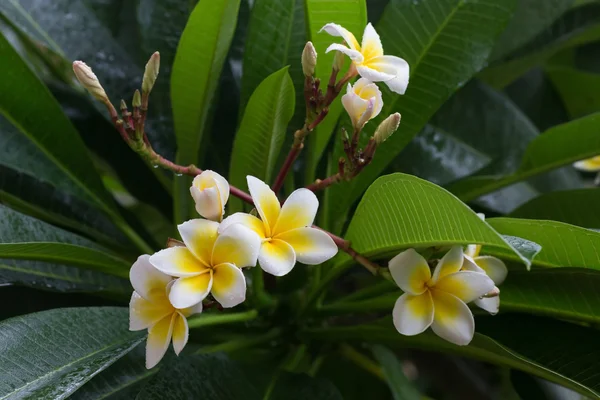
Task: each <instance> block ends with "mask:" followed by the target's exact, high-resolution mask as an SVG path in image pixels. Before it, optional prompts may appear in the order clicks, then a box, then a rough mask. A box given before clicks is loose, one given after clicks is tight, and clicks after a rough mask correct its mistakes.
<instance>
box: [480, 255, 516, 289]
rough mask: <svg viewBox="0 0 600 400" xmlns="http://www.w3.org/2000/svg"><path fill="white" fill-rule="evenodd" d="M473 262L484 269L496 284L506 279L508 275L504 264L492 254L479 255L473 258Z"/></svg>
mask: <svg viewBox="0 0 600 400" xmlns="http://www.w3.org/2000/svg"><path fill="white" fill-rule="evenodd" d="M473 261H474V262H475V264H477V266H478V267H479V268H481V269H483V270H484V271H485V273H486V274H487V276H489V277H490V278H491V279H492V280H493V281H494V283H495V284H496V286H498V285H500V284H501V283H502V282H504V280H505V279H506V275H508V269H507V268H506V264H504V262H503V261H502V260H500V259H499V258H496V257H492V256H480V257H475V258H474V259H473Z"/></svg>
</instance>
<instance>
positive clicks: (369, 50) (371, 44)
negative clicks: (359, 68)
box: [360, 22, 383, 60]
mask: <svg viewBox="0 0 600 400" xmlns="http://www.w3.org/2000/svg"><path fill="white" fill-rule="evenodd" d="M360 51H361V53H362V54H363V55H364V57H365V59H366V60H369V59H371V58H374V57H380V56H383V46H382V45H381V39H380V38H379V35H378V34H377V31H375V28H373V25H371V23H370V22H369V23H368V24H367V26H366V27H365V31H364V33H363V37H362V46H361V49H360Z"/></svg>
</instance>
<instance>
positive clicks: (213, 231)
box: [177, 219, 219, 266]
mask: <svg viewBox="0 0 600 400" xmlns="http://www.w3.org/2000/svg"><path fill="white" fill-rule="evenodd" d="M177 230H179V234H180V235H181V238H182V239H183V242H184V243H185V245H186V246H187V248H188V249H190V251H191V252H192V253H193V254H194V255H195V256H196V258H197V259H198V260H200V261H201V262H202V263H203V264H204V265H206V266H209V265H210V257H211V255H212V251H213V246H214V244H215V241H216V240H217V236H218V230H219V223H218V222H215V221H207V220H205V219H191V220H189V221H186V222H184V223H183V224H181V225H178V226H177Z"/></svg>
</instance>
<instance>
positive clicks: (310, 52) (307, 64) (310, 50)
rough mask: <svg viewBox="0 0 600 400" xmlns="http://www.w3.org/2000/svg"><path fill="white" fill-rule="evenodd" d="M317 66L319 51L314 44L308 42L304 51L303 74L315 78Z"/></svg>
mask: <svg viewBox="0 0 600 400" xmlns="http://www.w3.org/2000/svg"><path fill="white" fill-rule="evenodd" d="M316 66H317V51H316V50H315V46H313V44H312V42H306V46H304V50H302V73H304V76H313V75H314V74H315V67H316Z"/></svg>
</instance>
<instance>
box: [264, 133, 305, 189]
mask: <svg viewBox="0 0 600 400" xmlns="http://www.w3.org/2000/svg"><path fill="white" fill-rule="evenodd" d="M303 147H304V144H303V143H302V142H300V143H299V144H296V143H294V145H293V146H292V148H291V149H290V152H289V153H288V155H287V157H286V159H285V161H284V162H283V165H282V166H281V169H280V170H279V173H278V174H277V178H275V182H273V186H271V189H273V191H274V192H275V193H277V192H278V191H279V189H281V187H282V186H283V181H284V180H285V177H286V176H287V174H288V172H289V171H290V169H291V168H292V165H294V161H296V158H298V155H299V154H300V151H301V150H302V148H303Z"/></svg>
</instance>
